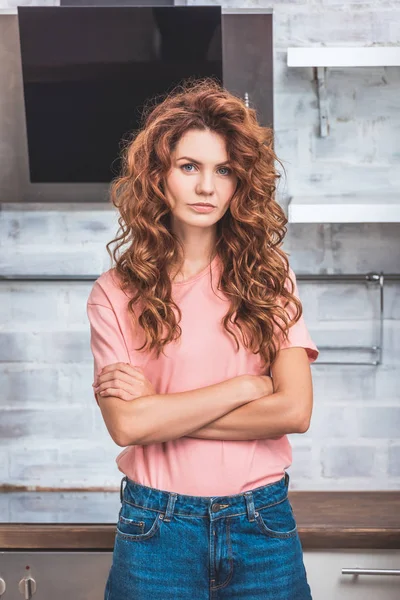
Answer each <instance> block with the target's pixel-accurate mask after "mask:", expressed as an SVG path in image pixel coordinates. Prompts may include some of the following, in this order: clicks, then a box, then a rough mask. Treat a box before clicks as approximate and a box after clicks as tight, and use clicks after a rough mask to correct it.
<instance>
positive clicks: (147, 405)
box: [97, 347, 313, 446]
mask: <svg viewBox="0 0 400 600" xmlns="http://www.w3.org/2000/svg"><path fill="white" fill-rule="evenodd" d="M271 374H272V380H271V386H270V389H269V390H268V393H265V384H264V388H263V387H260V383H259V381H258V378H257V377H256V376H251V375H249V376H247V375H243V376H239V377H235V378H233V379H229V380H226V381H224V382H222V383H219V384H215V385H211V386H207V387H204V388H200V389H196V390H191V391H189V392H179V393H173V394H154V395H150V396H144V397H139V398H137V399H135V400H133V401H132V402H125V401H124V400H121V399H120V398H117V397H111V396H107V397H101V396H97V397H98V402H99V406H100V409H101V411H102V415H103V418H104V421H105V423H106V426H107V429H108V431H109V433H110V435H111V437H112V438H113V440H114V441H115V443H116V444H118V445H119V446H129V445H133V444H140V445H147V444H151V443H157V442H164V441H168V440H173V439H178V438H181V437H184V436H186V437H194V438H202V439H219V440H251V439H264V438H277V437H281V436H282V435H285V434H288V433H304V432H305V431H307V429H308V427H309V424H310V419H311V413H312V405H313V390H312V378H311V369H310V365H309V359H308V356H307V353H306V350H305V349H304V348H302V347H291V348H286V349H283V350H280V351H279V352H278V354H277V358H276V360H275V361H274V363H273V365H272V366H271ZM262 389H264V393H263V392H261V395H260V390H262Z"/></svg>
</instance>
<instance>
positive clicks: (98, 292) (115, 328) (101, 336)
mask: <svg viewBox="0 0 400 600" xmlns="http://www.w3.org/2000/svg"><path fill="white" fill-rule="evenodd" d="M86 310H87V316H88V319H89V323H90V347H91V350H92V354H93V360H94V365H93V374H94V380H95V379H96V377H97V375H98V374H99V373H100V371H101V369H102V368H103V367H105V366H106V365H110V364H113V363H116V362H130V360H129V352H128V349H127V345H126V343H125V338H124V336H123V333H122V331H121V328H120V326H119V323H118V319H117V316H116V314H115V312H114V309H113V307H112V306H111V303H110V301H109V300H108V297H107V294H106V293H105V292H104V290H103V289H102V287H101V285H100V284H99V283H98V282H97V281H96V282H95V284H94V286H93V288H92V291H91V293H90V295H89V298H88V301H87V306H86ZM93 393H94V391H93ZM94 396H95V398H96V394H95V393H94ZM96 402H97V404H98V401H97V398H96Z"/></svg>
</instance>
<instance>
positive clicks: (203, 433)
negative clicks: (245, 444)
mask: <svg viewBox="0 0 400 600" xmlns="http://www.w3.org/2000/svg"><path fill="white" fill-rule="evenodd" d="M302 429H303V426H302V421H301V415H300V414H296V411H295V408H294V403H293V401H289V398H287V397H285V395H284V394H282V393H280V392H276V393H271V394H268V395H265V396H261V398H258V399H257V400H254V401H253V402H249V403H248V404H244V405H242V406H239V407H238V408H236V409H235V410H232V411H231V412H229V413H227V414H225V415H223V416H222V417H219V418H218V419H216V420H215V421H213V422H212V423H208V424H207V425H205V426H204V427H201V428H199V429H198V430H196V431H192V432H191V433H190V434H187V437H193V438H201V439H208V440H258V439H266V438H278V437H281V436H282V435H286V434H288V433H301V430H302Z"/></svg>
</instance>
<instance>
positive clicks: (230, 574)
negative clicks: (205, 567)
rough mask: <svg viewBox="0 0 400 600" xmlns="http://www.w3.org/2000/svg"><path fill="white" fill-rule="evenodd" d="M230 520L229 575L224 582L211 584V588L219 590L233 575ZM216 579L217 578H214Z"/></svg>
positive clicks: (228, 529)
mask: <svg viewBox="0 0 400 600" xmlns="http://www.w3.org/2000/svg"><path fill="white" fill-rule="evenodd" d="M230 526H231V524H230V521H228V522H227V539H228V553H229V573H228V577H227V578H226V579H225V581H224V583H220V584H219V585H215V586H211V590H212V591H214V590H219V589H221V588H223V587H226V586H227V585H228V583H229V582H230V580H231V579H232V575H233V557H232V542H231V534H230ZM214 581H215V580H214Z"/></svg>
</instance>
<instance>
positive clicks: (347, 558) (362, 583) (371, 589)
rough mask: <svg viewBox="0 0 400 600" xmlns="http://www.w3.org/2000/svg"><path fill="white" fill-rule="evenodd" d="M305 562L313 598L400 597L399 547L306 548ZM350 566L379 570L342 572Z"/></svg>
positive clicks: (361, 599)
mask: <svg viewBox="0 0 400 600" xmlns="http://www.w3.org/2000/svg"><path fill="white" fill-rule="evenodd" d="M304 564H305V567H306V571H307V577H308V582H309V584H310V587H311V591H312V595H313V599H314V600H378V599H379V600H399V598H400V550H347V549H345V548H343V549H335V550H328V549H327V550H315V551H313V550H305V551H304ZM353 568H358V569H363V570H364V569H365V570H367V569H374V570H381V574H375V575H372V574H368V575H367V574H361V573H360V574H357V575H352V574H343V573H342V570H343V569H346V570H347V569H353ZM385 570H392V571H393V572H391V574H387V573H384V571H385ZM396 573H397V575H396Z"/></svg>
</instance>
